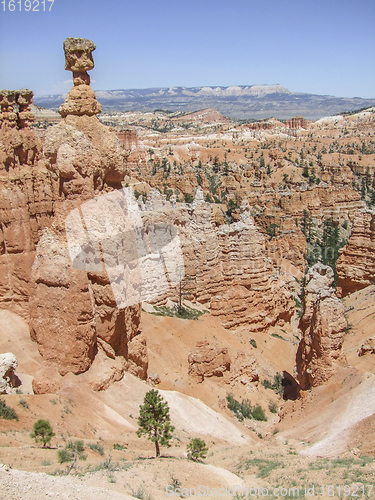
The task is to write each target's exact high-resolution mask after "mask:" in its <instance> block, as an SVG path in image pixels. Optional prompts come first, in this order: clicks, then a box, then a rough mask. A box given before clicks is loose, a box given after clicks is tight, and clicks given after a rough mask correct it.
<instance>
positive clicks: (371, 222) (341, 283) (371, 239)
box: [336, 210, 375, 296]
mask: <svg viewBox="0 0 375 500" xmlns="http://www.w3.org/2000/svg"><path fill="white" fill-rule="evenodd" d="M336 269H337V274H338V282H337V286H338V288H340V289H341V290H342V292H341V293H342V296H345V295H347V294H348V293H352V292H355V291H357V290H361V289H362V288H365V287H366V286H368V285H371V284H373V282H374V279H375V278H374V277H375V213H374V212H372V211H366V210H361V211H358V212H356V214H355V216H354V217H353V222H352V232H351V235H350V238H349V240H348V242H347V244H346V245H345V247H344V248H343V250H342V252H341V255H340V257H339V258H338V259H337V263H336Z"/></svg>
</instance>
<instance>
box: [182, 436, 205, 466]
mask: <svg viewBox="0 0 375 500" xmlns="http://www.w3.org/2000/svg"><path fill="white" fill-rule="evenodd" d="M207 452H208V448H207V446H206V443H205V442H204V441H203V439H199V438H194V439H191V441H190V443H189V444H188V447H187V456H188V458H190V460H194V461H197V460H199V459H200V458H206V456H207Z"/></svg>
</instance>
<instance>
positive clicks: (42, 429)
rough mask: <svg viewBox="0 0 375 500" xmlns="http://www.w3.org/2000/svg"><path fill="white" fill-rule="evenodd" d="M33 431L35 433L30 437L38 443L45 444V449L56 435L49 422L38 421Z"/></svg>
mask: <svg viewBox="0 0 375 500" xmlns="http://www.w3.org/2000/svg"><path fill="white" fill-rule="evenodd" d="M33 429H34V432H32V433H31V434H30V437H32V438H34V439H35V441H36V442H38V441H41V442H42V443H43V448H45V447H46V444H47V443H49V442H50V441H51V438H53V436H54V435H55V433H54V432H53V430H52V427H51V424H50V423H49V422H48V420H43V419H40V420H37V421H36V422H35V424H34V425H33Z"/></svg>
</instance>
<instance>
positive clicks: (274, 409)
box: [268, 403, 277, 413]
mask: <svg viewBox="0 0 375 500" xmlns="http://www.w3.org/2000/svg"><path fill="white" fill-rule="evenodd" d="M268 408H269V410H270V412H271V413H277V404H276V403H270V404H269V406H268Z"/></svg>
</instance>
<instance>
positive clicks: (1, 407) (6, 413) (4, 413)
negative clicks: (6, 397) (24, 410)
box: [0, 399, 18, 420]
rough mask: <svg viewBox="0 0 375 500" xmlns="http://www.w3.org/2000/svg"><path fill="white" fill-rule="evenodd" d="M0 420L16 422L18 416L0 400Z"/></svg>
mask: <svg viewBox="0 0 375 500" xmlns="http://www.w3.org/2000/svg"><path fill="white" fill-rule="evenodd" d="M0 418H5V419H6V420H18V415H17V413H16V412H15V410H13V408H10V406H7V405H6V403H5V401H3V400H2V399H0Z"/></svg>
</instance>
